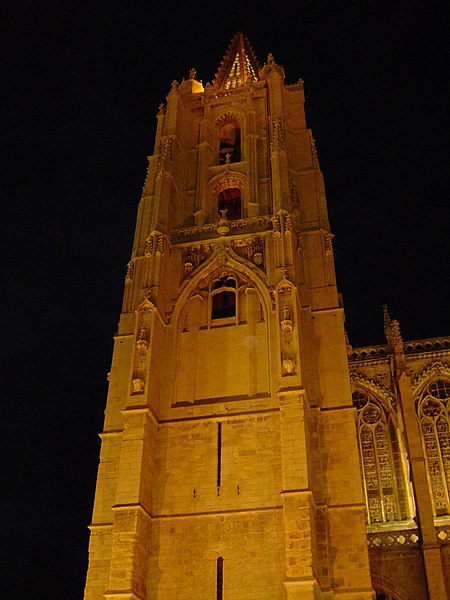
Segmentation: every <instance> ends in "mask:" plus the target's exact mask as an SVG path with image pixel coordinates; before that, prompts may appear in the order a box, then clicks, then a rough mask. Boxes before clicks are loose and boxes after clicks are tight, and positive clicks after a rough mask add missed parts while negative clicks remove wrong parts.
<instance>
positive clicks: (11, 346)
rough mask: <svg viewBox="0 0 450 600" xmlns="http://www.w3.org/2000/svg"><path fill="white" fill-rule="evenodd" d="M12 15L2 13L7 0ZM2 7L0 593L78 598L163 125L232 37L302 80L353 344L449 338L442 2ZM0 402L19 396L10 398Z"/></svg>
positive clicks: (448, 69) (447, 67)
mask: <svg viewBox="0 0 450 600" xmlns="http://www.w3.org/2000/svg"><path fill="white" fill-rule="evenodd" d="M5 4H6V3H5ZM5 4H4V5H3V9H2V10H3V14H2V15H0V16H1V26H0V27H1V32H0V39H2V41H3V43H2V46H3V48H4V60H3V66H4V67H6V70H5V69H4V70H3V72H4V75H3V77H2V98H3V101H5V100H6V103H5V105H4V108H3V110H2V111H1V117H2V120H3V123H2V141H1V144H2V154H3V161H2V162H3V167H4V168H3V169H2V183H1V192H2V194H1V196H2V206H3V215H4V220H3V223H4V225H5V227H4V233H3V235H2V242H3V243H4V248H3V261H2V266H3V284H4V285H3V288H4V294H3V295H4V299H5V300H6V301H5V302H4V307H5V312H4V318H3V320H2V325H3V327H2V329H3V340H4V342H3V345H2V354H3V356H2V367H3V373H4V376H3V423H4V426H3V430H4V434H3V436H2V438H3V440H2V441H3V446H4V449H5V452H4V456H5V458H4V459H3V461H2V464H3V465H4V467H5V471H4V474H3V477H2V483H3V485H2V488H3V490H2V494H1V498H2V501H3V507H2V512H1V514H2V518H3V524H2V525H3V526H2V531H3V533H4V534H5V536H6V542H4V543H3V544H2V549H3V551H5V553H6V557H5V558H4V559H3V560H2V571H3V577H2V597H3V598H5V599H7V600H9V599H16V598H31V597H32V598H34V600H39V599H40V598H42V599H44V598H45V600H49V599H50V598H64V599H65V600H76V599H80V598H81V597H82V590H83V586H84V576H85V569H86V565H87V544H88V530H87V525H88V524H89V522H90V515H91V509H92V502H93V495H94V485H95V476H96V469H97V464H98V452H99V439H98V436H97V434H98V432H99V431H100V430H101V428H102V417H103V410H104V405H105V399H106V391H107V382H106V374H107V372H108V371H109V367H110V360H111V352H112V336H113V334H114V331H115V328H116V324H117V322H118V317H119V312H120V307H121V297H122V291H123V280H124V275H125V266H126V263H127V262H128V260H129V256H130V251H131V244H132V235H133V230H134V221H135V216H136V209H137V204H138V201H139V196H140V192H141V189H142V184H143V181H144V177H145V171H146V156H147V155H149V154H151V153H152V152H153V137H154V131H155V114H156V111H157V107H158V105H159V104H160V103H161V102H163V101H164V100H165V97H166V95H167V93H168V91H169V89H170V83H171V81H172V80H173V79H178V80H181V79H182V78H183V77H187V76H188V73H189V69H190V68H191V67H195V68H196V69H197V76H198V78H199V79H203V81H204V83H206V81H211V80H212V79H213V77H214V74H215V72H216V70H217V67H218V65H219V63H220V60H221V58H222V56H223V54H224V53H225V51H226V49H227V47H228V43H229V41H230V39H231V37H232V36H233V34H234V33H235V31H236V30H237V28H238V27H239V19H240V21H241V23H242V28H243V30H244V33H246V35H247V36H248V37H249V38H250V41H251V43H252V45H253V48H254V50H255V52H256V54H257V56H258V58H259V60H260V61H261V62H263V61H264V60H265V59H266V57H267V54H268V52H272V53H273V54H274V56H275V59H276V60H277V62H278V63H279V64H282V65H283V66H284V68H285V73H286V80H287V82H288V83H294V82H295V81H297V80H298V79H299V78H302V79H304V81H305V89H306V110H307V118H308V123H309V126H310V127H312V129H313V133H314V136H315V138H316V140H317V148H318V152H319V159H320V162H321V166H322V170H323V172H324V176H325V182H326V188H327V198H328V206H329V212H330V220H331V226H332V230H333V232H334V234H335V235H336V237H335V243H334V248H335V258H336V269H337V275H338V282H339V289H340V291H341V292H342V294H343V296H344V302H345V308H346V318H347V329H348V331H349V334H350V340H351V342H352V343H353V344H354V345H355V346H357V345H366V344H367V345H368V344H374V343H375V344H376V343H383V342H384V339H383V326H382V309H381V306H382V304H383V303H385V302H386V303H388V305H389V308H390V313H391V316H392V317H395V318H397V319H399V321H400V325H401V328H402V331H403V336H404V338H405V339H409V340H411V339H419V338H424V337H432V336H440V335H447V334H449V333H450V327H449V323H448V320H447V313H448V304H449V291H450V290H449V276H448V275H449V270H448V257H449V255H450V244H449V235H448V226H449V218H448V200H449V198H448V196H449V189H450V185H449V183H450V182H449V179H450V177H449V159H448V157H449V114H448V113H449V106H450V95H449V94H448V84H447V80H448V78H449V74H450V56H449V43H448V31H449V30H450V4H449V3H448V1H447V0H446V1H443V2H439V1H435V2H416V1H414V0H408V1H400V0H397V1H394V2H392V0H391V1H390V2H384V1H373V2H372V1H362V0H361V1H354V2H345V1H334V2H321V1H320V0H315V1H312V0H311V1H299V0H297V1H296V2H273V3H267V2H261V3H255V2H252V3H249V2H245V3H244V2H242V6H243V8H242V10H241V16H240V17H239V16H238V15H239V4H240V3H238V2H235V1H231V0H228V1H226V2H225V1H224V2H223V3H218V2H213V1H210V2H204V1H202V0H199V1H197V2H194V3H186V4H185V6H184V7H181V8H180V7H177V5H176V3H174V2H170V1H165V2H151V1H150V0H146V1H145V2H144V1H138V0H136V1H135V2H127V1H123V2H113V1H111V0H110V1H108V2H106V1H101V2H100V1H95V0H91V1H90V2H77V3H75V2H73V3H68V2H64V1H62V2H58V3H57V2H54V1H52V2H45V1H41V2H29V1H26V0H22V1H21V2H20V3H17V6H16V7H15V8H14V7H13V6H12V5H11V3H10V6H9V7H6V6H5ZM5 405H6V406H5Z"/></svg>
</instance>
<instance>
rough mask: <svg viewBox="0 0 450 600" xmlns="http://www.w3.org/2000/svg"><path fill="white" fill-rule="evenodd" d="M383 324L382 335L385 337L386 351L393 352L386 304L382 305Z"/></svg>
mask: <svg viewBox="0 0 450 600" xmlns="http://www.w3.org/2000/svg"><path fill="white" fill-rule="evenodd" d="M383 323H384V335H385V336H386V341H387V344H388V349H389V350H393V340H392V327H391V319H390V318H389V313H388V307H387V304H383Z"/></svg>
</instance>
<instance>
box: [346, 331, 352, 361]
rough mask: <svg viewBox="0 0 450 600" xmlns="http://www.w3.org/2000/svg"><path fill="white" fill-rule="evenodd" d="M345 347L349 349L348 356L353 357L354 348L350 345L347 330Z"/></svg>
mask: <svg viewBox="0 0 450 600" xmlns="http://www.w3.org/2000/svg"><path fill="white" fill-rule="evenodd" d="M345 347H346V349H347V356H351V355H352V354H353V346H352V345H351V344H350V340H349V338H348V331H347V330H345Z"/></svg>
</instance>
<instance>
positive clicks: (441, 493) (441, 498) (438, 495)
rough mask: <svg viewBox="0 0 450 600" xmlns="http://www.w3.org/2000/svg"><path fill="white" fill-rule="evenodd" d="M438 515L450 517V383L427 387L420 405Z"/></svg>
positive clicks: (432, 384)
mask: <svg viewBox="0 0 450 600" xmlns="http://www.w3.org/2000/svg"><path fill="white" fill-rule="evenodd" d="M417 411H418V418H419V421H420V430H421V433H422V443H423V447H424V451H425V457H426V461H427V466H428V469H427V471H428V480H429V483H430V488H431V494H432V498H433V504H434V514H435V515H436V516H440V515H448V514H450V427H449V424H450V381H448V380H444V379H438V380H436V381H433V382H431V383H429V384H428V385H427V387H426V388H425V390H424V391H423V393H422V395H421V398H420V401H419V403H418V406H417Z"/></svg>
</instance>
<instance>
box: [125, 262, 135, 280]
mask: <svg viewBox="0 0 450 600" xmlns="http://www.w3.org/2000/svg"><path fill="white" fill-rule="evenodd" d="M133 277H134V261H132V260H130V262H129V263H128V265H127V274H126V275H125V283H131V282H132V281H133Z"/></svg>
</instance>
